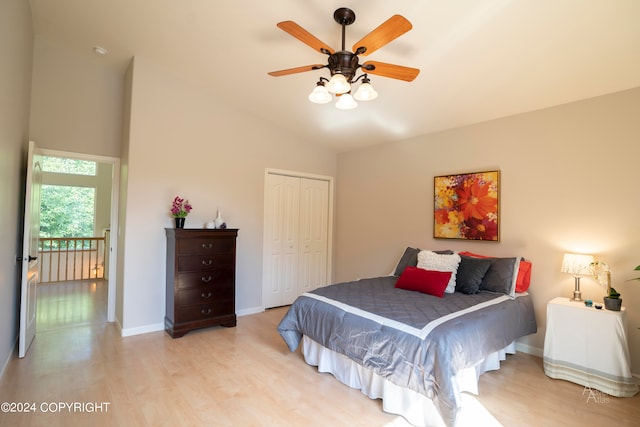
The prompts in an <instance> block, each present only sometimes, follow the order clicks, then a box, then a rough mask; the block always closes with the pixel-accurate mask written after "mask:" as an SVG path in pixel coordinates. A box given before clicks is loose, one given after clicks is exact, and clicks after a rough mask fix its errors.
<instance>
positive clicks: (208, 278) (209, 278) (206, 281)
mask: <svg viewBox="0 0 640 427" xmlns="http://www.w3.org/2000/svg"><path fill="white" fill-rule="evenodd" d="M211 279H212V277H211V276H209V277H204V276H202V281H203V282H204V283H209V282H210V281H211Z"/></svg>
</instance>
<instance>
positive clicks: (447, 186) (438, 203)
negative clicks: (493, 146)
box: [433, 170, 500, 242]
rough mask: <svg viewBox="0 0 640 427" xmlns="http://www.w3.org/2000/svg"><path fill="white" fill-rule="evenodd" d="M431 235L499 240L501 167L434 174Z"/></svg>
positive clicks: (448, 237)
mask: <svg viewBox="0 0 640 427" xmlns="http://www.w3.org/2000/svg"><path fill="white" fill-rule="evenodd" d="M433 196H434V197H433V200H434V205H433V237H434V238H436V239H462V240H482V241H493V242H499V241H500V171H499V170H494V171H485V172H473V173H461V174H453V175H441V176H436V177H434V179H433Z"/></svg>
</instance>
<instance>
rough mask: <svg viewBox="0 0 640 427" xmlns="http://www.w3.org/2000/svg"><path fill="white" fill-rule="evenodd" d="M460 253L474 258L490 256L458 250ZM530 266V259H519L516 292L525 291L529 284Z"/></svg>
mask: <svg viewBox="0 0 640 427" xmlns="http://www.w3.org/2000/svg"><path fill="white" fill-rule="evenodd" d="M460 255H466V256H471V257H476V258H491V257H489V256H486V255H479V254H474V253H472V252H460ZM531 267H532V263H531V262H530V261H525V260H524V259H522V260H520V267H519V268H518V278H517V279H516V292H526V291H527V289H529V285H531Z"/></svg>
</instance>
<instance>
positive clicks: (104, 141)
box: [30, 37, 124, 157]
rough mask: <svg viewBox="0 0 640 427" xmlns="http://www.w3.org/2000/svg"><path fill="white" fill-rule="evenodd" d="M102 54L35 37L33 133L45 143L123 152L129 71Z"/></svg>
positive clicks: (87, 151) (43, 145)
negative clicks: (74, 50)
mask: <svg viewBox="0 0 640 427" xmlns="http://www.w3.org/2000/svg"><path fill="white" fill-rule="evenodd" d="M102 59H103V58H102V57H99V56H97V55H85V56H79V55H77V54H75V53H72V52H69V51H67V50H66V49H64V48H62V47H60V46H58V45H56V44H53V43H50V42H48V41H46V40H43V39H42V38H40V37H36V38H35V43H34V64H33V93H34V97H33V100H32V105H31V129H30V136H31V139H33V140H34V141H36V143H37V144H38V145H39V146H40V147H41V148H51V149H56V150H61V151H69V152H74V153H85V154H94V155H101V156H109V157H120V144H121V139H122V103H123V96H124V90H123V85H124V76H123V75H122V74H121V73H119V72H117V71H114V70H112V69H110V68H108V67H106V66H104V64H103V63H102Z"/></svg>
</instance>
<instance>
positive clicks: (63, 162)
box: [42, 156, 96, 176]
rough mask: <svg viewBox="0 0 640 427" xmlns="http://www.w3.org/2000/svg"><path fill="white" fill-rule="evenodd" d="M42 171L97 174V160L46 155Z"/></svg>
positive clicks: (43, 159)
mask: <svg viewBox="0 0 640 427" xmlns="http://www.w3.org/2000/svg"><path fill="white" fill-rule="evenodd" d="M42 171H43V172H55V173H68V174H74V175H91V176H95V175H96V162H92V161H90V160H75V159H66V158H63V157H49V156H44V157H43V158H42Z"/></svg>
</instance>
